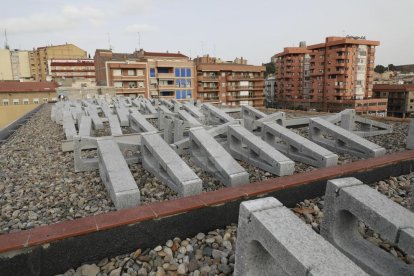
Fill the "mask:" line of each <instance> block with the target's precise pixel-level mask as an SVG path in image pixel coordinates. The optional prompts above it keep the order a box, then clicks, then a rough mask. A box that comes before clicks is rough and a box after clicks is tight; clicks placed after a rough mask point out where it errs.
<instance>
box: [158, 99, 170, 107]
mask: <svg viewBox="0 0 414 276" xmlns="http://www.w3.org/2000/svg"><path fill="white" fill-rule="evenodd" d="M160 103H161V105H164V106H166V107H167V108H168V109H173V108H174V104H173V103H172V102H170V101H169V100H165V99H161V100H160ZM159 107H161V106H159Z"/></svg>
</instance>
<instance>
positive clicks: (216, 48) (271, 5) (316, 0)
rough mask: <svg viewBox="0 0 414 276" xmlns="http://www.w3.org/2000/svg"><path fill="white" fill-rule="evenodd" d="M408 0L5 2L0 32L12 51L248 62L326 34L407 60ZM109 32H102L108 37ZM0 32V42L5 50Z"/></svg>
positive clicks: (412, 42) (412, 23) (384, 58)
mask: <svg viewBox="0 0 414 276" xmlns="http://www.w3.org/2000/svg"><path fill="white" fill-rule="evenodd" d="M413 12H414V1H413V0H394V1H389V0H387V1H384V0H376V1H374V0H348V1H335V0H312V1H310V0H299V1H286V0H285V1H276V0H253V1H252V0H237V1H236V0H231V1H230V0H209V1H198V0H116V1H115V0H110V1H109V0H82V1H80V0H71V1H56V0H54V1H51V0H26V1H23V0H12V1H5V0H3V1H2V8H1V9H0V29H1V30H2V33H4V29H7V34H8V41H9V45H10V47H11V48H19V49H32V48H33V47H40V46H45V45H50V44H53V45H56V44H63V43H66V42H67V43H73V44H75V45H77V46H79V47H80V48H82V49H84V50H86V51H88V53H90V54H91V56H92V57H93V55H94V52H95V49H96V48H104V49H107V48H108V47H109V41H108V37H110V44H111V46H112V48H113V50H114V51H116V52H132V51H134V50H135V49H138V48H139V35H138V33H140V37H141V39H140V41H141V43H140V44H141V48H144V49H145V50H147V51H167V50H168V51H170V52H176V51H181V52H182V53H184V54H186V55H188V56H191V57H193V58H194V57H196V56H197V55H200V56H201V55H202V54H207V53H209V54H210V55H215V56H218V57H221V58H222V59H224V60H233V59H234V58H235V57H236V56H238V57H240V56H243V57H245V58H247V59H248V61H249V63H251V64H261V63H263V62H268V61H269V60H270V57H271V56H272V55H273V54H275V53H278V52H281V51H282V50H283V47H288V46H296V45H298V43H299V42H300V41H302V40H304V41H306V42H307V44H308V45H310V44H315V43H321V42H323V41H324V38H325V37H326V36H344V35H356V36H362V35H363V36H366V37H367V39H371V40H379V41H380V42H381V45H380V46H379V47H378V48H377V55H376V64H384V65H387V64H389V63H393V64H395V65H401V64H410V63H414V53H413V46H414V16H413V15H412V14H413ZM108 34H109V35H108ZM4 41H5V39H4V34H2V35H0V43H1V45H0V47H4Z"/></svg>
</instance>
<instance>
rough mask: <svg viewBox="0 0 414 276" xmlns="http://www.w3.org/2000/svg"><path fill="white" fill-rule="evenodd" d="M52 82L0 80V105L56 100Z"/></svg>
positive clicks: (55, 86) (54, 86) (54, 87)
mask: <svg viewBox="0 0 414 276" xmlns="http://www.w3.org/2000/svg"><path fill="white" fill-rule="evenodd" d="M56 88H57V84H56V83H54V82H19V81H3V82H0V105H2V106H6V105H21V104H41V103H47V102H49V101H56V100H57V96H56Z"/></svg>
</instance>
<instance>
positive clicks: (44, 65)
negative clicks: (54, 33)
mask: <svg viewBox="0 0 414 276" xmlns="http://www.w3.org/2000/svg"><path fill="white" fill-rule="evenodd" d="M81 58H86V51H84V50H82V49H81V48H79V47H77V46H75V45H73V44H64V45H56V46H45V47H39V48H37V49H34V50H33V51H31V52H30V53H29V59H30V70H31V75H32V77H33V78H34V79H35V80H37V81H41V80H42V81H46V80H49V79H48V74H49V63H50V62H49V60H52V59H81Z"/></svg>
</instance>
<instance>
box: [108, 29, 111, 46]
mask: <svg viewBox="0 0 414 276" xmlns="http://www.w3.org/2000/svg"><path fill="white" fill-rule="evenodd" d="M108 46H109V50H112V46H111V35H110V34H109V32H108Z"/></svg>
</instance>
